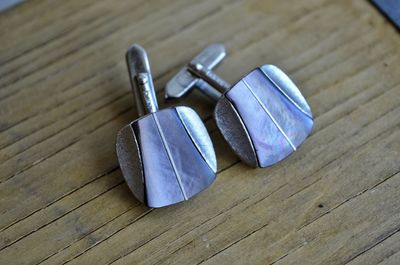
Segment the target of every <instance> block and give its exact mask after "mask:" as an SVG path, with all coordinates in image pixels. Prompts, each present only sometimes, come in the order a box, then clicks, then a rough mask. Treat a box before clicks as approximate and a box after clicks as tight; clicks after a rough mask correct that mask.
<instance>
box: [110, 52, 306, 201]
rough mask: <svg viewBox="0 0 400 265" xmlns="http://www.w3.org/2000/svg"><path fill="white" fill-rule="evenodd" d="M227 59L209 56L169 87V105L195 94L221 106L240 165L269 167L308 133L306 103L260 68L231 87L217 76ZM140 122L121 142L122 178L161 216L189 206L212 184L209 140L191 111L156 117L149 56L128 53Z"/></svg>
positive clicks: (221, 123) (221, 122) (220, 122)
mask: <svg viewBox="0 0 400 265" xmlns="http://www.w3.org/2000/svg"><path fill="white" fill-rule="evenodd" d="M224 57H225V49H224V46H223V45H222V44H213V45H210V46H208V47H207V48H206V49H204V50H203V51H202V52H201V53H200V54H199V55H198V56H196V57H195V58H194V59H193V60H192V61H191V62H190V63H189V64H188V65H187V66H185V67H184V68H183V69H182V70H181V71H179V72H178V74H177V75H175V76H174V77H173V78H172V79H171V80H170V81H169V82H168V83H167V85H166V87H165V97H166V99H171V98H175V99H176V98H181V97H183V96H185V95H186V94H188V93H189V92H190V91H191V90H192V89H194V88H197V89H199V90H200V91H202V92H203V93H205V94H206V95H207V96H209V97H210V98H212V99H214V100H216V101H217V103H216V107H215V110H214V118H215V121H216V124H217V127H218V128H219V130H220V132H221V133H222V135H223V136H224V138H225V140H226V141H227V142H228V144H229V145H230V147H231V148H232V150H233V151H234V152H235V153H236V154H237V155H238V156H239V157H240V159H241V160H242V161H244V162H245V163H246V164H248V165H250V166H252V167H268V166H271V165H273V164H275V163H277V162H279V161H281V160H283V159H284V158H286V157H287V156H288V155H290V154H291V153H292V152H294V151H296V149H297V148H298V146H299V145H300V144H301V143H302V142H304V140H305V139H306V138H307V136H308V135H309V134H310V133H311V130H312V127H313V117H312V113H311V110H310V107H309V105H308V104H307V102H306V100H305V99H304V97H303V95H302V94H301V92H300V91H299V89H298V88H297V87H296V85H295V84H294V83H293V82H292V81H291V80H290V78H289V77H288V76H287V75H286V74H285V73H284V72H283V71H282V70H280V69H279V68H277V67H276V66H273V65H263V66H261V67H259V68H256V69H254V70H252V71H251V72H250V73H248V74H247V75H245V76H244V77H243V78H242V79H240V80H239V81H238V82H237V83H236V84H235V85H233V86H231V85H229V84H228V83H227V82H226V81H224V80H223V79H222V78H220V77H219V76H217V75H216V74H215V73H213V72H212V69H213V68H214V67H215V66H216V65H217V64H218V63H219V62H220V61H221V60H222V59H223V58H224ZM126 60H127V64H128V70H129V74H130V80H131V86H132V90H133V93H134V95H135V99H136V105H137V108H138V113H139V115H140V116H142V117H140V118H139V119H137V120H135V121H133V122H131V123H130V124H128V125H126V126H125V127H123V128H122V129H121V130H120V131H119V133H118V135H117V144H116V150H117V156H118V161H119V164H120V168H121V171H122V174H123V176H124V178H125V180H126V182H127V184H128V186H129V188H130V189H131V191H132V193H133V194H134V195H135V197H136V198H137V199H138V200H139V201H141V202H142V203H144V204H145V205H147V206H148V207H153V208H158V207H164V206H168V205H171V204H175V203H178V202H181V201H184V200H188V199H189V198H191V197H192V196H194V195H196V194H197V193H199V192H201V191H202V190H204V189H205V188H207V187H208V186H209V185H211V183H212V182H213V181H214V180H215V175H216V171H217V162H216V157H215V152H214V148H213V144H212V142H211V139H210V137H209V135H208V133H207V130H206V128H205V126H204V124H203V122H202V120H201V119H200V117H199V116H198V115H197V113H196V112H195V111H194V110H192V109H191V108H189V107H183V106H179V107H171V108H166V109H163V110H160V111H159V110H158V104H157V100H156V95H155V90H154V86H153V81H152V77H151V72H150V66H149V62H148V58H147V54H146V52H145V50H144V49H143V48H142V47H140V46H139V45H133V46H131V47H130V48H129V50H128V52H127V53H126Z"/></svg>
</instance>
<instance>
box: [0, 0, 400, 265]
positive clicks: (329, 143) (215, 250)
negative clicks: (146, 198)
mask: <svg viewBox="0 0 400 265" xmlns="http://www.w3.org/2000/svg"><path fill="white" fill-rule="evenodd" d="M0 24H1V25H2V27H0V36H1V40H2V45H0V65H1V66H0V87H1V89H0V101H1V103H0V115H1V120H0V131H1V134H0V135H1V137H0V148H1V150H0V172H1V174H0V211H1V218H0V264H39V263H41V264H65V263H68V264H109V263H113V264H378V263H385V264H398V263H399V262H400V254H399V253H400V252H399V251H400V244H399V235H400V233H399V231H400V214H399V213H400V203H399V202H400V193H399V192H398V191H399V188H400V119H399V117H400V75H399V69H400V48H399V47H400V45H399V44H400V39H399V38H400V37H399V35H398V34H397V32H396V30H395V29H394V28H392V26H391V25H390V24H388V23H387V22H386V20H385V19H384V18H383V17H382V16H381V15H380V14H379V12H377V11H376V10H375V9H374V7H373V6H371V4H370V3H369V2H368V1H364V0H353V1H347V0H337V1H329V0H301V1H290V2H289V1H272V0H268V1H256V0H218V1H211V0H210V1H187V0H185V1H184V0H176V1H164V0H158V1H155V0H149V1H140V0H137V1H128V0H121V1H118V2H115V1H111V0H97V1H94V0H85V1H81V0H71V1H63V2H59V1H58V2H56V1H50V0H32V1H27V2H25V3H23V4H21V5H19V6H18V7H16V8H14V9H12V10H9V11H7V12H5V13H1V14H0ZM214 42H222V43H224V44H225V46H226V49H227V52H228V57H227V58H226V59H225V60H224V63H223V64H222V65H221V66H220V67H219V68H218V69H217V72H218V74H220V75H221V76H223V77H225V78H226V79H227V81H229V82H234V81H236V80H238V79H239V78H240V77H241V76H242V75H243V74H245V73H247V72H248V71H249V70H251V69H252V68H254V67H256V66H259V65H262V64H265V63H270V64H275V65H278V66H279V67H281V68H283V69H285V71H286V72H287V73H288V74H289V75H290V76H291V77H292V78H293V79H294V81H295V82H296V83H297V84H298V85H299V87H300V88H301V90H302V92H303V94H304V95H305V97H306V98H307V100H308V102H309V103H310V105H311V108H312V110H313V113H314V116H315V128H314V131H313V134H312V136H311V137H310V138H309V139H308V140H307V141H306V142H305V143H304V144H303V145H302V146H301V147H300V148H299V150H298V151H297V152H296V153H294V154H293V155H292V156H290V157H289V158H288V159H286V160H285V161H283V162H281V163H279V164H277V165H275V166H273V167H270V168H267V169H252V168H249V167H247V166H245V165H244V164H242V163H241V162H240V161H239V160H238V159H237V157H236V156H235V155H234V154H233V153H232V152H231V151H230V150H229V148H228V146H227V144H226V143H225V142H224V140H223V137H222V136H221V135H220V133H219V132H218V130H217V128H216V126H215V124H214V121H213V119H212V109H213V103H212V102H209V101H208V100H207V99H206V98H205V97H204V96H202V95H200V94H199V93H197V92H195V93H193V94H192V95H190V96H189V97H187V98H185V99H184V100H182V101H181V102H179V104H184V105H189V106H192V107H193V108H195V109H196V111H198V113H199V114H200V116H201V117H202V118H203V119H204V121H205V123H206V126H207V128H208V129H209V131H210V134H211V137H212V140H213V142H214V145H215V148H216V151H217V158H218V177H217V180H216V182H215V183H214V184H213V185H212V186H211V187H210V188H209V189H207V190H206V191H204V192H202V193H201V194H199V195H198V196H196V197H195V198H193V199H191V200H190V201H188V202H185V203H182V204H179V205H175V206H171V207H167V208H163V209H154V210H153V209H148V208H146V207H144V206H143V205H141V204H139V203H138V202H137V201H136V200H135V198H134V197H133V196H132V195H131V193H130V192H129V189H128V188H127V186H126V184H125V183H124V181H123V178H122V176H121V172H120V170H119V167H118V163H117V161H116V156H115V151H114V148H115V147H114V144H115V136H116V132H117V131H118V130H119V128H121V127H122V126H123V125H125V124H126V123H128V122H129V121H131V120H133V119H135V118H136V117H137V113H136V111H135V107H134V101H133V99H132V95H131V92H130V88H129V81H128V76H127V71H126V66H125V62H124V53H125V50H126V48H127V47H128V46H129V45H130V44H132V43H140V44H141V45H142V46H144V47H145V48H146V49H147V51H148V54H149V57H150V62H151V65H152V71H153V76H154V79H155V85H156V87H157V95H158V98H159V102H160V105H161V106H162V107H166V106H169V105H171V104H174V103H165V102H163V91H162V88H163V86H164V85H165V83H166V82H167V80H168V79H169V78H171V76H172V75H174V74H175V73H176V72H177V71H178V70H179V69H180V67H182V66H183V65H184V64H185V63H187V62H188V61H189V60H190V58H192V57H193V56H194V55H195V54H196V53H197V52H199V51H200V50H201V49H202V48H204V47H205V46H206V45H208V44H210V43H214ZM175 103H177V102H175Z"/></svg>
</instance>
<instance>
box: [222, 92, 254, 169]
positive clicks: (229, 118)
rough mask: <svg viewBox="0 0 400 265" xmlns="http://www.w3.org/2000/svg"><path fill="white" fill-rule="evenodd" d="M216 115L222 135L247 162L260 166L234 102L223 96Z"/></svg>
mask: <svg viewBox="0 0 400 265" xmlns="http://www.w3.org/2000/svg"><path fill="white" fill-rule="evenodd" d="M214 117H215V121H216V123H217V126H218V128H219V130H220V131H221V134H222V136H223V137H224V138H225V140H226V141H227V142H228V143H229V145H230V146H231V148H232V149H233V151H234V152H235V153H236V154H237V155H238V156H239V158H240V159H241V160H242V161H243V162H245V163H246V164H248V165H250V166H252V167H258V166H259V164H258V159H257V154H256V152H255V150H254V146H253V143H252V141H251V138H250V135H249V133H248V131H247V128H246V126H245V125H244V123H243V121H242V118H241V117H240V115H239V113H238V112H237V111H236V109H235V107H234V106H233V105H232V103H231V102H230V101H229V100H228V99H227V98H226V97H225V96H222V97H221V98H220V100H218V102H217V105H216V106H215V110H214Z"/></svg>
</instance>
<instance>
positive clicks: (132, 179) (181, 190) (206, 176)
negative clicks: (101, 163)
mask: <svg viewBox="0 0 400 265" xmlns="http://www.w3.org/2000/svg"><path fill="white" fill-rule="evenodd" d="M117 156H118V160H119V164H120V166H121V170H122V173H123V176H124V178H125V180H126V182H127V183H128V186H129V188H130V189H131V191H132V192H133V194H134V195H135V197H136V198H137V199H138V200H139V201H141V202H143V203H145V204H146V205H147V206H148V207H154V208H158V207H163V206H167V205H171V204H175V203H178V202H181V201H184V200H187V199H189V198H190V197H192V196H194V195H195V194H197V193H199V192H200V191H202V190H203V189H205V188H207V187H208V186H209V185H211V183H212V182H213V181H214V179H215V173H216V158H215V153H214V148H213V145H212V142H211V139H210V137H209V135H208V133H207V130H206V128H205V126H204V124H203V122H202V121H201V119H200V117H199V116H198V115H197V114H196V113H195V112H194V111H193V110H192V109H190V108H188V107H176V108H167V109H163V110H160V111H157V112H154V113H150V114H148V115H146V116H143V117H141V118H139V119H137V120H135V121H133V122H131V123H130V124H128V125H126V126H125V127H123V128H122V129H121V130H120V131H119V133H118V136H117Z"/></svg>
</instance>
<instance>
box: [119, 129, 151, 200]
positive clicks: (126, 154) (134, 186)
mask: <svg viewBox="0 0 400 265" xmlns="http://www.w3.org/2000/svg"><path fill="white" fill-rule="evenodd" d="M116 151H117V156H118V160H119V161H118V162H119V166H120V168H121V171H122V175H123V176H124V177H125V181H126V183H127V184H128V186H129V189H130V190H131V191H132V193H133V195H134V196H135V197H136V198H137V199H138V200H139V201H140V202H142V203H145V191H144V177H143V168H142V159H141V156H140V150H139V145H138V142H137V139H136V136H135V134H134V132H133V129H132V126H131V125H130V124H128V125H126V126H124V127H123V128H122V129H121V130H119V132H118V134H117V144H116ZM129 176H133V177H129Z"/></svg>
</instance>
